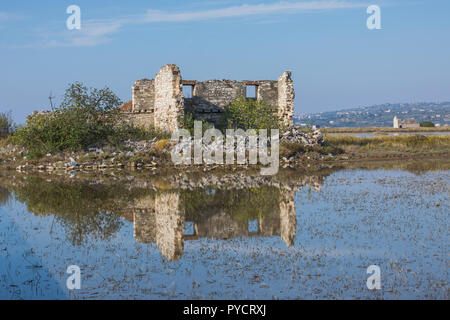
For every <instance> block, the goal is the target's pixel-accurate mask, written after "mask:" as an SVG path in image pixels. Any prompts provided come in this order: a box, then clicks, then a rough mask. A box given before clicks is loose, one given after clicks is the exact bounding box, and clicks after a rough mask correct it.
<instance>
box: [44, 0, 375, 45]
mask: <svg viewBox="0 0 450 320" xmlns="http://www.w3.org/2000/svg"><path fill="white" fill-rule="evenodd" d="M367 5H368V4H367V3H362V2H361V1H339V0H331V1H306V2H305V1H302V2H298V1H297V2H276V3H272V4H256V5H248V4H244V5H239V6H230V7H225V8H219V9H208V10H198V11H183V12H167V11H159V10H147V11H146V12H145V13H141V14H136V15H133V16H127V17H118V18H116V19H109V20H88V21H83V23H82V28H81V30H73V31H68V30H66V31H64V32H61V33H58V34H55V35H53V36H49V35H47V36H46V38H47V40H46V41H45V42H44V45H45V46H76V47H79V46H95V45H99V44H103V43H105V42H108V41H110V40H111V36H112V35H113V34H115V33H117V32H119V31H120V30H121V29H122V28H123V27H125V26H127V25H133V24H134V25H135V24H151V23H170V22H191V21H205V20H217V19H231V18H240V17H250V16H269V15H274V14H295V13H300V12H305V11H320V10H337V9H349V8H361V7H367ZM41 43H42V42H41Z"/></svg>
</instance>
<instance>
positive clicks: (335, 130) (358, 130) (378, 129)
mask: <svg viewBox="0 0 450 320" xmlns="http://www.w3.org/2000/svg"><path fill="white" fill-rule="evenodd" d="M320 130H321V131H322V132H323V133H368V132H375V133H383V132H449V131H450V127H432V128H427V127H420V128H405V129H396V128H392V127H358V128H322V129H320Z"/></svg>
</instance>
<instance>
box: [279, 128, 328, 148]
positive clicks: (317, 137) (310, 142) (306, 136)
mask: <svg viewBox="0 0 450 320" xmlns="http://www.w3.org/2000/svg"><path fill="white" fill-rule="evenodd" d="M280 141H281V142H283V141H285V142H297V143H302V144H304V145H305V146H311V147H312V146H317V145H323V144H324V140H323V135H322V133H321V132H320V130H314V131H311V132H304V131H301V130H300V129H299V128H297V127H291V128H289V129H288V130H286V131H285V132H284V133H283V134H282V135H281V137H280Z"/></svg>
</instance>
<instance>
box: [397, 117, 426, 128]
mask: <svg viewBox="0 0 450 320" xmlns="http://www.w3.org/2000/svg"><path fill="white" fill-rule="evenodd" d="M393 123H394V128H397V129H406V128H419V127H420V123H418V122H417V121H416V120H415V119H405V120H399V119H398V118H397V116H395V117H394V120H393Z"/></svg>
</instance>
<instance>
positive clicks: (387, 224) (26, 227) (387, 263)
mask: <svg viewBox="0 0 450 320" xmlns="http://www.w3.org/2000/svg"><path fill="white" fill-rule="evenodd" d="M447 181H449V173H448V172H447V171H436V172H428V173H424V174H421V175H415V174H412V173H408V172H403V171H384V170H376V171H362V170H347V171H340V172H336V173H334V174H332V175H330V176H329V177H327V178H326V179H325V182H324V184H323V186H322V189H321V191H317V192H316V191H314V190H313V189H310V188H309V187H304V188H302V190H300V191H299V192H297V193H296V195H295V212H296V230H294V233H295V238H294V245H293V246H288V245H286V242H285V241H284V240H283V239H282V237H281V236H280V235H279V234H278V235H273V236H245V237H234V238H233V237H232V238H229V239H227V240H222V239H220V240H216V239H211V238H201V237H200V238H198V237H197V238H195V237H194V238H191V239H189V240H185V241H184V250H183V252H182V256H181V258H180V259H179V260H177V261H173V262H169V261H168V260H167V259H166V258H164V257H162V255H161V253H160V251H159V249H158V247H157V245H156V243H154V242H152V243H140V242H138V241H136V239H135V238H134V237H133V232H134V229H133V228H134V226H133V223H130V222H126V221H124V223H123V224H122V226H121V228H120V229H119V231H117V232H116V233H114V234H113V236H112V237H111V238H108V240H101V239H98V238H93V237H92V236H89V237H88V240H87V241H85V242H83V244H82V245H79V246H73V245H72V244H71V243H70V242H69V241H67V240H66V236H65V229H64V227H63V226H61V225H60V224H59V223H57V222H55V219H54V217H53V216H46V217H38V216H35V215H33V214H31V213H28V212H27V210H26V206H25V205H24V204H21V203H18V202H16V201H14V200H10V201H9V203H7V204H5V205H3V206H2V207H0V235H1V236H0V298H2V299H9V298H65V297H68V298H113V299H116V298H117V299H120V298H129V299H132V298H156V299H158V298H163V299H166V298H188V299H189V298H206V299H208V298H213V299H215V298H222V299H229V298H230V299H233V298H236V299H241V298H244V299H245V298H250V299H251V298H255V299H271V298H284V299H293V298H307V299H308V298H356V297H358V298H444V299H448V298H449V296H448V271H447V262H448V258H447V257H448V249H447V244H448V240H449V239H448V214H449V212H450V210H449V201H448V200H449V189H448V182H447ZM62 201H63V199H62ZM294 220H295V219H294ZM259 223H260V222H259V221H258V219H252V220H249V221H248V232H249V233H250V234H252V233H257V232H258V231H259ZM183 226H184V234H185V235H189V236H192V235H195V234H196V232H197V231H196V227H195V224H194V223H193V222H189V221H187V222H185V224H183ZM25 239H27V240H25ZM72 264H76V265H79V266H80V267H81V269H82V290H79V291H74V292H71V293H69V292H68V291H67V289H65V282H66V279H67V276H68V275H67V274H65V270H66V268H67V266H69V265H72ZM371 264H377V265H379V266H380V267H381V275H382V288H383V289H382V290H380V291H375V292H374V291H369V290H368V289H367V288H366V279H367V277H368V275H367V274H366V268H367V266H369V265H371Z"/></svg>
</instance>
